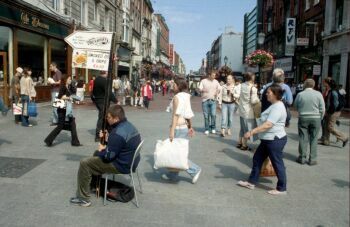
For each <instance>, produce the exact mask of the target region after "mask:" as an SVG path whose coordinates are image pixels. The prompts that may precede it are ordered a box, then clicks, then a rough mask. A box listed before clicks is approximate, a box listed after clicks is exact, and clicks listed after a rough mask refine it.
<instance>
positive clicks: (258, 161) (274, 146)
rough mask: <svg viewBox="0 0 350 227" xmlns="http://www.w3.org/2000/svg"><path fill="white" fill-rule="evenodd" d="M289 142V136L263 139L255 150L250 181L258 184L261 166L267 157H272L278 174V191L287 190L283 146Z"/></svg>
mask: <svg viewBox="0 0 350 227" xmlns="http://www.w3.org/2000/svg"><path fill="white" fill-rule="evenodd" d="M286 143H287V136H284V137H282V138H281V139H278V138H277V137H275V139H274V140H261V143H260V145H259V147H258V148H257V150H256V151H255V154H254V157H253V168H252V172H251V173H250V176H249V182H250V183H252V184H256V183H257V182H258V180H259V175H260V170H261V167H262V165H263V163H264V161H265V159H266V158H267V157H269V158H270V160H271V163H272V166H273V168H274V169H275V172H276V175H277V179H278V181H277V187H276V189H277V190H278V191H286V190H287V176H286V168H285V166H284V163H283V148H284V146H285V145H286Z"/></svg>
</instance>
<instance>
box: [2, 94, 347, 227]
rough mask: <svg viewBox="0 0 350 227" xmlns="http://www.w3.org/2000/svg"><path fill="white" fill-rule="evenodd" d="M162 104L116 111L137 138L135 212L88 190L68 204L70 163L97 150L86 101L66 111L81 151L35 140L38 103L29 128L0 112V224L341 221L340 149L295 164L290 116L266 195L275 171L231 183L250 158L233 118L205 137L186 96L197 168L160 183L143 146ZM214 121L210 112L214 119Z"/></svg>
mask: <svg viewBox="0 0 350 227" xmlns="http://www.w3.org/2000/svg"><path fill="white" fill-rule="evenodd" d="M169 102H170V100H169V98H168V97H161V96H156V97H155V100H154V101H153V102H151V105H150V106H151V108H150V110H149V111H147V112H146V111H145V110H143V109H139V108H135V107H126V108H125V109H126V113H127V117H128V119H129V120H130V121H131V122H133V123H134V124H135V125H136V126H137V128H138V129H139V130H140V132H141V134H142V137H143V138H144V139H145V146H144V149H143V150H142V161H141V163H140V173H141V180H142V182H143V189H144V192H143V194H141V195H140V196H139V200H140V208H136V207H135V205H134V204H132V203H128V204H121V203H108V204H107V206H103V203H102V200H101V199H97V198H95V197H94V196H93V197H92V202H93V205H92V206H91V207H90V208H80V207H76V206H72V205H70V204H69V198H70V197H71V196H74V193H75V190H76V174H77V170H78V166H79V160H80V159H81V158H83V157H86V156H89V155H91V154H92V153H93V151H94V150H95V149H96V147H97V144H96V143H95V142H94V141H93V139H94V128H95V124H96V116H97V112H96V110H95V108H94V106H93V105H91V104H88V103H87V104H85V105H81V106H78V107H77V108H76V110H75V115H76V118H77V128H78V135H79V138H80V141H81V143H82V144H83V145H84V146H82V147H71V146H70V135H69V134H68V132H62V133H61V134H60V135H59V136H58V137H57V140H56V141H55V143H54V146H53V147H50V148H48V147H46V146H44V143H43V139H44V138H45V136H46V135H47V134H48V133H49V131H50V130H52V127H50V126H49V116H50V107H49V106H48V105H40V106H41V107H40V108H39V116H38V117H37V119H36V122H33V123H34V124H35V125H34V127H33V128H23V127H21V126H19V125H15V124H14V123H13V116H12V115H11V114H10V113H9V115H8V116H7V117H2V116H0V173H1V174H0V201H1V203H0V226H6V227H7V226H26V227H27V226H50V227H51V226H152V227H153V226H167V227H170V226H349V145H347V146H346V147H344V148H340V147H339V146H340V144H336V143H335V141H333V143H332V144H331V146H329V147H324V146H319V147H318V148H319V152H318V163H319V164H318V165H316V166H308V165H299V164H297V163H296V162H295V159H296V157H297V153H298V151H297V147H298V135H297V128H296V126H297V125H296V122H297V119H296V118H295V117H294V118H293V119H292V123H291V127H290V128H288V129H287V132H288V143H287V146H286V148H285V155H284V161H285V165H286V167H287V178H288V186H287V187H288V195H286V196H279V197H273V196H270V195H268V194H267V193H266V190H267V189H270V188H273V187H274V186H275V184H276V178H275V177H269V178H261V181H260V183H261V184H260V185H259V187H257V188H256V189H255V190H253V191H251V190H247V189H244V188H241V187H238V186H237V185H236V183H237V181H238V180H241V179H246V178H247V177H248V174H249V172H250V168H251V163H252V161H251V160H252V156H253V153H252V152H247V151H241V150H238V149H237V148H235V146H234V145H235V144H236V141H237V136H238V130H239V126H238V122H239V121H238V117H237V116H235V117H234V126H233V135H232V136H231V137H230V138H229V137H225V138H221V137H220V136H219V135H210V136H205V135H204V134H203V119H202V118H203V116H202V113H201V108H200V99H199V98H198V97H195V98H193V106H194V110H195V114H196V116H195V117H194V124H193V125H194V128H195V129H196V131H197V133H196V136H195V137H194V138H193V139H192V140H191V142H190V148H191V149H190V158H191V159H192V160H193V161H194V162H196V163H197V164H199V165H200V166H201V167H202V169H203V171H202V174H201V176H200V178H199V180H198V182H197V184H195V185H193V184H191V183H190V178H189V177H188V176H187V175H186V174H185V173H181V175H180V176H181V181H180V183H178V184H169V183H167V182H164V181H163V180H161V179H160V172H158V171H155V170H153V168H152V166H153V151H154V146H155V142H156V140H157V139H164V138H166V137H167V135H168V127H169V124H170V115H169V114H168V113H166V112H165V111H164V110H165V108H166V106H167V104H168V103H169ZM219 121H220V117H219V115H218V117H217V125H219ZM343 121H344V122H347V123H348V121H349V120H348V119H343ZM340 130H342V131H343V132H347V133H349V126H348V124H347V125H346V124H341V125H340ZM333 140H334V139H333ZM257 144H258V143H255V144H254V145H253V146H254V147H256V146H257ZM4 157H5V158H4ZM15 158H21V159H15ZM9 160H29V161H28V162H25V163H22V162H19V161H17V162H13V163H11V162H9ZM21 163H22V164H21ZM33 163H34V164H33ZM32 164H33V165H32ZM13 165H16V166H17V168H18V169H21V168H22V169H21V171H22V172H24V174H22V175H21V174H20V173H18V174H17V175H16V177H17V178H11V177H6V174H10V173H9V172H6V171H10V170H11V168H9V166H12V167H13ZM12 169H13V168H12ZM2 176H5V177H2ZM7 176H8V175H7ZM121 180H123V179H121ZM124 180H125V179H124Z"/></svg>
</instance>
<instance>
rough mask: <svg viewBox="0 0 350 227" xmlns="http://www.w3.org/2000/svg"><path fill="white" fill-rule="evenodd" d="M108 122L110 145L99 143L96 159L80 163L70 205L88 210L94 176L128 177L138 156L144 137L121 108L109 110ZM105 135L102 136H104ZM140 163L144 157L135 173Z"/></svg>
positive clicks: (137, 161)
mask: <svg viewBox="0 0 350 227" xmlns="http://www.w3.org/2000/svg"><path fill="white" fill-rule="evenodd" d="M107 121H108V124H109V125H110V126H111V128H112V130H111V131H110V133H109V134H108V133H107V132H105V133H106V136H105V137H106V138H107V139H106V142H108V143H107V146H106V145H102V144H101V143H100V144H99V147H98V151H99V152H98V153H97V155H96V156H93V157H88V158H84V159H82V160H81V161H80V166H79V170H78V185H77V193H76V197H74V198H71V199H70V202H71V203H72V204H75V205H79V206H83V207H88V206H90V205H91V201H90V182H91V178H92V175H102V174H104V173H114V174H118V173H121V174H128V173H130V167H131V162H132V159H133V156H134V153H135V151H136V149H137V147H138V145H139V144H140V142H141V136H140V134H139V132H138V131H137V129H136V128H135V126H133V125H132V124H131V123H130V122H129V121H127V119H126V117H125V113H124V110H123V108H122V107H121V106H120V105H113V106H111V107H109V109H108V111H107ZM100 135H102V133H100ZM139 162H140V155H139V156H138V157H136V158H135V163H134V170H135V169H136V167H137V165H138V163H139Z"/></svg>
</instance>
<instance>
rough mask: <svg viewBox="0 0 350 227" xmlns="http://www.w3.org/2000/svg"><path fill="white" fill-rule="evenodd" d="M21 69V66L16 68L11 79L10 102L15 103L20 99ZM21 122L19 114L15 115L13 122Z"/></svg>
mask: <svg viewBox="0 0 350 227" xmlns="http://www.w3.org/2000/svg"><path fill="white" fill-rule="evenodd" d="M22 73H23V69H22V68H21V67H17V68H16V73H15V75H13V77H12V80H11V97H12V102H13V103H15V104H17V103H18V102H20V100H21V85H20V80H21V77H22ZM19 122H21V115H15V123H16V124H18V123H19Z"/></svg>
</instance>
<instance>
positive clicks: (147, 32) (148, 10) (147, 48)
mask: <svg viewBox="0 0 350 227" xmlns="http://www.w3.org/2000/svg"><path fill="white" fill-rule="evenodd" d="M141 12H142V35H141V40H142V41H141V45H142V51H141V52H142V57H143V60H144V61H145V60H146V59H147V56H148V57H150V56H151V48H152V40H151V37H152V14H153V7H152V3H151V1H150V0H143V1H142V11H141Z"/></svg>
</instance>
